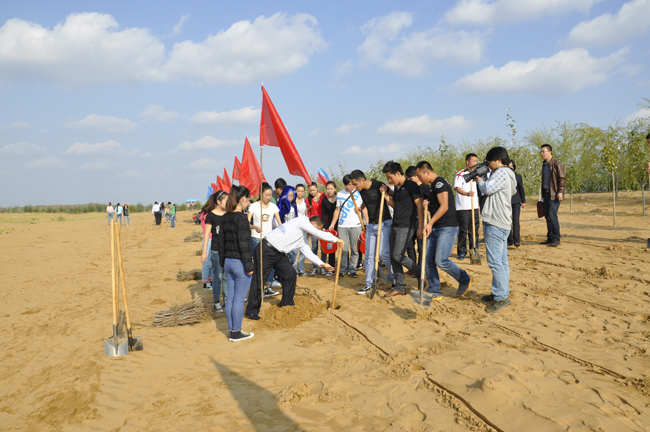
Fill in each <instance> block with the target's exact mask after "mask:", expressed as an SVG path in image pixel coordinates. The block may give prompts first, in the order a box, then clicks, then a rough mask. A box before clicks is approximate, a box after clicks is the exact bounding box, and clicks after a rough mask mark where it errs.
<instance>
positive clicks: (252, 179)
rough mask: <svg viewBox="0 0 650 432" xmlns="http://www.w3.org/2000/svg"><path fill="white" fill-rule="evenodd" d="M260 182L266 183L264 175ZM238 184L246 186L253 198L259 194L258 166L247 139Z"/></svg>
mask: <svg viewBox="0 0 650 432" xmlns="http://www.w3.org/2000/svg"><path fill="white" fill-rule="evenodd" d="M262 180H263V181H266V178H265V177H264V174H262ZM239 184H240V185H242V186H246V187H247V188H248V190H249V191H251V196H253V197H256V196H258V195H259V194H260V186H261V184H260V164H259V162H257V158H256V157H255V153H253V148H252V147H251V143H250V142H248V137H246V140H245V141H244V155H243V156H242V158H241V170H240V173H239Z"/></svg>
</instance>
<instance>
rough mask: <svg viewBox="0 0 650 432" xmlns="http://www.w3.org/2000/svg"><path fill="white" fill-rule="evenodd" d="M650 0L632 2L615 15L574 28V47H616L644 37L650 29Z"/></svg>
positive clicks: (569, 40)
mask: <svg viewBox="0 0 650 432" xmlns="http://www.w3.org/2000/svg"><path fill="white" fill-rule="evenodd" d="M649 17H650V0H632V1H629V2H627V3H625V4H624V5H623V6H622V7H621V9H619V11H618V12H617V13H616V14H615V15H612V14H609V13H606V14H603V15H600V16H598V17H596V18H594V19H592V20H591V21H583V22H581V23H580V24H578V25H577V26H575V27H573V29H572V30H571V32H570V33H569V37H568V38H567V43H568V44H569V45H572V46H593V45H615V44H619V43H621V42H625V41H628V40H630V39H633V38H634V37H637V36H641V35H644V34H645V33H647V31H648V28H650V20H649V19H648V18H649Z"/></svg>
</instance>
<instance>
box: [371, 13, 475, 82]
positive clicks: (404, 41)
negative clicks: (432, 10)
mask: <svg viewBox="0 0 650 432" xmlns="http://www.w3.org/2000/svg"><path fill="white" fill-rule="evenodd" d="M412 24H413V15H412V14H410V13H408V12H392V13H390V14H389V15H386V16H384V17H380V18H373V19H371V20H370V21H368V22H367V23H366V24H365V25H364V26H363V27H361V30H362V31H363V32H364V33H366V34H367V35H368V36H367V37H366V40H365V41H364V42H363V44H362V45H361V46H360V47H359V48H358V51H359V54H360V56H361V64H362V65H369V64H378V65H380V66H381V67H383V68H384V69H388V70H391V71H394V72H398V73H400V74H402V75H406V76H420V75H422V74H424V73H426V72H427V67H428V66H430V65H432V64H435V63H437V62H440V61H446V62H448V63H453V64H467V63H475V62H478V61H479V60H480V59H481V54H482V52H483V47H484V45H485V35H482V34H481V33H479V32H472V33H469V32H466V31H458V32H450V31H446V30H442V29H440V28H433V29H430V30H426V31H422V32H418V31H412V32H410V33H405V32H404V31H403V30H404V29H406V28H408V27H410V26H411V25H412Z"/></svg>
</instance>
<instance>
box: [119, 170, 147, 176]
mask: <svg viewBox="0 0 650 432" xmlns="http://www.w3.org/2000/svg"><path fill="white" fill-rule="evenodd" d="M120 176H122V177H127V178H138V177H142V174H141V173H140V172H138V171H125V172H123V173H122V174H120Z"/></svg>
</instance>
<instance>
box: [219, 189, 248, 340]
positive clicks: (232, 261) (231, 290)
mask: <svg viewBox="0 0 650 432" xmlns="http://www.w3.org/2000/svg"><path fill="white" fill-rule="evenodd" d="M250 196H251V193H250V191H249V190H248V188H246V187H245V186H233V187H232V189H230V195H229V196H228V202H227V203H226V214H225V215H224V217H223V221H222V222H221V235H220V236H219V240H218V250H219V257H220V259H221V264H222V265H223V268H224V271H225V273H226V283H227V285H228V297H227V299H226V307H225V309H226V320H227V321H228V340H229V341H231V342H239V341H241V340H244V339H250V338H252V337H253V336H254V334H253V333H247V332H245V331H244V330H242V321H243V319H244V301H245V300H246V296H247V295H248V290H249V288H250V286H251V277H252V275H253V268H254V266H253V254H252V251H251V231H250V223H249V222H248V218H247V217H246V215H245V214H244V211H245V210H246V209H247V208H248V206H249V204H250Z"/></svg>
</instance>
